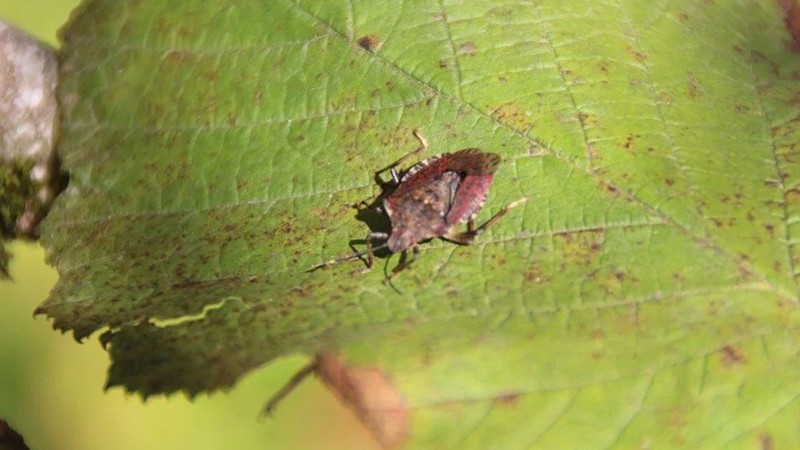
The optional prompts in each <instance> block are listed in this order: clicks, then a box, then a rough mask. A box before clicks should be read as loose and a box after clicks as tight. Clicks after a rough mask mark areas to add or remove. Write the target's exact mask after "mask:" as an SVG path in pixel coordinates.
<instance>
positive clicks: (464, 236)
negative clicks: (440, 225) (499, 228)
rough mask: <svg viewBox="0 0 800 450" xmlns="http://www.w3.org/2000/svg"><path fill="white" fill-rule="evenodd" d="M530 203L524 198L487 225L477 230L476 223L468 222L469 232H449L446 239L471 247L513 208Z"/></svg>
mask: <svg viewBox="0 0 800 450" xmlns="http://www.w3.org/2000/svg"><path fill="white" fill-rule="evenodd" d="M527 201H528V197H522V198H521V199H519V200H515V201H513V202H511V203H509V204H507V205H506V206H505V207H503V209H501V210H500V211H498V212H497V214H495V215H494V216H492V218H491V219H489V220H487V221H486V223H484V224H483V225H481V226H480V227H478V228H475V223H474V222H473V221H472V219H470V220H469V222H467V231H463V232H461V233H453V232H449V233H447V234H445V235H444V236H442V237H444V238H445V239H447V240H448V241H452V242H455V243H457V244H464V245H469V244H471V243H472V241H474V240H475V238H476V237H478V236H480V235H481V234H482V233H483V232H484V231H486V230H487V229H488V228H489V227H490V226H492V225H494V224H495V223H496V222H497V221H498V220H500V219H501V218H502V217H503V216H505V215H506V214H508V212H509V211H510V210H511V208H515V207H517V206H519V205H522V204H524V203H525V202H527Z"/></svg>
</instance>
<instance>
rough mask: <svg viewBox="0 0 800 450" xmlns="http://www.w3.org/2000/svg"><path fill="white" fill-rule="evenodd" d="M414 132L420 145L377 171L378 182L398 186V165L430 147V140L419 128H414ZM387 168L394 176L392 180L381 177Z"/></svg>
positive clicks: (376, 179) (376, 178)
mask: <svg viewBox="0 0 800 450" xmlns="http://www.w3.org/2000/svg"><path fill="white" fill-rule="evenodd" d="M412 134H413V135H414V137H415V138H417V140H418V141H419V144H420V146H419V147H418V148H417V149H416V150H413V151H411V152H409V153H408V154H406V155H405V156H403V157H402V158H400V159H398V160H397V161H395V162H393V163H391V164H389V165H388V166H386V167H384V168H383V169H381V170H379V171H377V172H375V181H376V182H377V183H378V184H380V185H386V184H392V185H394V186H397V185H398V184H400V174H399V173H398V172H397V169H396V167H397V166H399V165H400V164H402V163H404V162H405V161H406V160H407V159H408V158H411V157H412V156H414V155H416V154H417V153H419V152H422V151H425V150H427V149H428V141H426V140H425V138H424V137H422V135H421V134H420V132H419V130H414V131H413V132H412ZM387 170H388V171H389V174H390V175H391V177H392V181H390V182H386V181H383V179H382V178H381V174H382V173H384V172H386V171H387Z"/></svg>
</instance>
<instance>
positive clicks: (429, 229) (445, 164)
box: [311, 130, 528, 279]
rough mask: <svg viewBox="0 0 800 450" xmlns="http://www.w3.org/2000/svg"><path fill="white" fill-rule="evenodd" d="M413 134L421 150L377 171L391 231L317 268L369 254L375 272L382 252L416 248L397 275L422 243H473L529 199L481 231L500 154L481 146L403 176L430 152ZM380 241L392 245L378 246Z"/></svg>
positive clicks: (376, 234) (425, 164)
mask: <svg viewBox="0 0 800 450" xmlns="http://www.w3.org/2000/svg"><path fill="white" fill-rule="evenodd" d="M413 134H414V137H416V138H417V139H418V140H419V142H420V147H419V148H417V149H416V150H414V151H412V152H410V153H408V154H407V155H405V156H403V157H402V158H400V159H399V160H397V161H395V162H394V163H392V164H390V165H389V166H387V167H385V168H383V169H381V170H379V171H377V172H376V173H375V178H376V180H377V181H378V183H379V184H380V185H381V187H382V188H383V189H384V193H383V194H381V196H380V197H379V198H378V199H379V200H380V199H382V200H383V202H382V205H379V206H377V207H376V208H375V209H376V210H377V211H378V212H382V213H385V214H386V215H387V216H388V217H389V220H390V221H391V233H386V232H379V231H372V232H370V233H369V234H367V238H366V245H367V249H366V251H364V252H360V253H356V254H354V255H350V256H346V257H343V258H338V259H332V260H329V261H326V262H324V263H321V264H317V265H316V266H314V267H312V268H311V270H316V269H319V268H322V267H326V266H329V265H331V264H336V263H340V262H343V261H348V260H351V259H356V258H360V257H362V256H364V255H366V256H367V267H369V268H371V267H372V265H373V263H374V252H375V251H376V250H380V249H383V248H386V249H388V250H389V251H390V252H392V253H403V252H405V251H406V250H408V249H409V248H411V250H412V255H413V257H412V258H411V259H409V260H406V261H403V262H401V263H400V264H399V265H398V266H397V267H395V268H394V270H393V271H392V277H393V276H394V275H396V274H397V273H399V272H400V271H401V270H403V269H405V268H406V267H408V266H409V264H411V263H412V262H413V261H414V260H415V259H416V257H417V255H418V254H419V245H418V244H419V243H420V242H424V241H427V240H430V239H433V238H436V237H438V238H442V239H444V240H447V241H450V242H454V243H457V244H462V245H468V244H471V243H472V242H473V241H474V240H475V238H476V237H477V236H479V235H480V234H481V233H483V232H484V231H486V229H488V228H489V227H490V226H492V225H493V224H494V223H495V222H497V221H498V220H500V218H501V217H503V216H504V215H506V213H508V211H509V210H510V209H511V208H513V207H515V206H518V205H521V204H523V203H525V202H526V201H528V198H527V197H523V198H521V199H519V200H516V201H514V202H511V203H509V204H508V205H506V206H505V207H504V208H503V209H501V210H500V211H499V212H498V213H497V214H495V215H494V216H492V218H491V219H489V220H488V221H486V223H484V224H483V225H481V226H480V227H478V228H475V223H474V220H475V216H477V214H478V212H479V211H480V209H481V207H482V206H483V203H484V201H486V195H487V194H488V192H489V187H490V186H491V185H492V180H493V179H494V173H495V171H496V170H497V166H498V165H499V164H500V156H499V155H497V154H494V153H484V152H482V151H481V150H480V149H477V148H467V149H463V150H459V151H457V152H455V153H442V154H440V155H436V156H432V157H430V158H427V159H425V160H423V161H420V162H418V163H416V164H414V165H413V166H411V168H410V169H408V170H405V171H401V172H398V171H397V169H396V167H397V166H399V165H400V164H402V163H403V162H405V161H406V160H407V159H408V158H410V157H412V156H414V155H416V154H418V153H420V152H423V151H425V150H427V149H428V142H427V141H426V140H425V138H424V137H422V135H420V133H419V131H418V130H414V132H413ZM387 170H388V171H389V173H390V174H391V177H392V179H391V181H389V182H384V181H383V180H382V179H381V176H380V175H381V174H382V173H384V172H386V171H387ZM462 223H466V224H467V229H466V231H460V232H458V231H455V227H456V225H459V224H462ZM374 240H386V242H385V243H384V244H381V245H379V246H377V247H373V246H372V242H373V241H374ZM390 279H391V277H390Z"/></svg>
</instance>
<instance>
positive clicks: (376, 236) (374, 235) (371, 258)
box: [366, 231, 389, 269]
mask: <svg viewBox="0 0 800 450" xmlns="http://www.w3.org/2000/svg"><path fill="white" fill-rule="evenodd" d="M386 239H389V233H384V232H382V231H372V232H370V233H369V234H367V238H366V241H367V267H368V268H370V269H372V265H373V264H374V263H375V252H374V251H373V248H372V241H373V240H386ZM381 247H384V246H381Z"/></svg>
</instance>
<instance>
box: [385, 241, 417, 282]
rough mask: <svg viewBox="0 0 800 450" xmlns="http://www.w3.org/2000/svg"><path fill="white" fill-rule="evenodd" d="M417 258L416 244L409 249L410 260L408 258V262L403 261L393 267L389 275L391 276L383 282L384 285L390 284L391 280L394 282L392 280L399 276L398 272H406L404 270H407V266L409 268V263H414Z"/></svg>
mask: <svg viewBox="0 0 800 450" xmlns="http://www.w3.org/2000/svg"><path fill="white" fill-rule="evenodd" d="M418 256H419V245H417V244H414V245H413V246H412V247H411V258H410V259H408V260H406V261H403V262H402V263H400V264H398V265H397V267H395V268H394V269H392V274H391V275H389V276H388V277H387V278H386V280H384V283H391V282H392V280H394V279H395V277H397V275H399V274H400V272H402V271H404V270H406V269H407V268H408V266H410V265H411V263H413V262H414V261H416V260H417V257H418Z"/></svg>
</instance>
